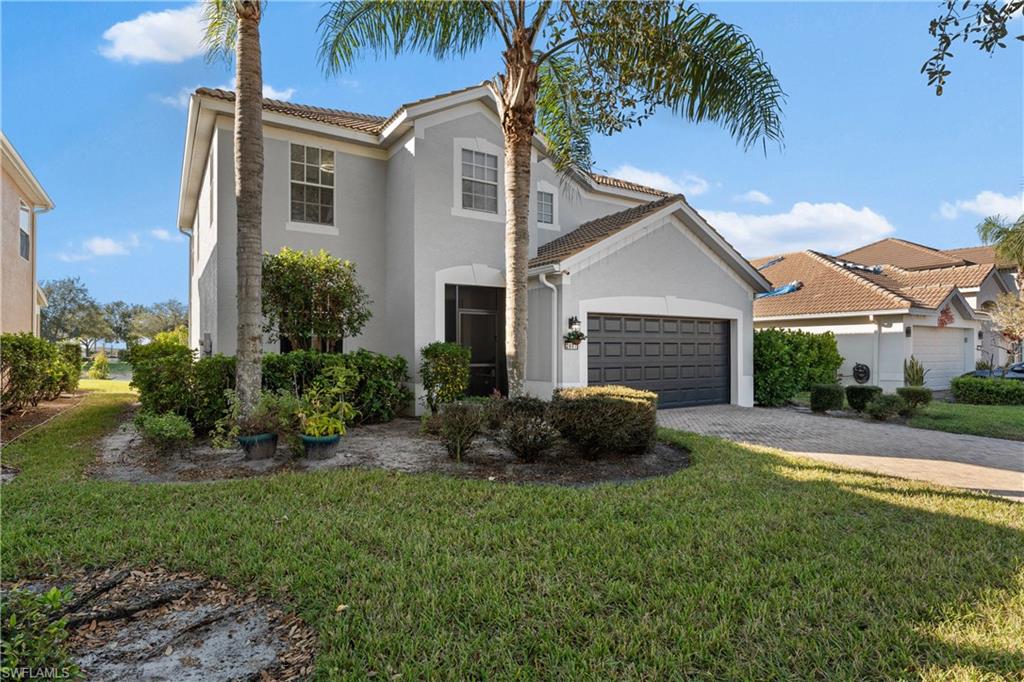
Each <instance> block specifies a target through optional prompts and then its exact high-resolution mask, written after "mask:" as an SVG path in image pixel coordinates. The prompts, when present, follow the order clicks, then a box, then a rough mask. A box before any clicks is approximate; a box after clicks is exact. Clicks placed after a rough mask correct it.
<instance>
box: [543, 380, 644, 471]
mask: <svg viewBox="0 0 1024 682" xmlns="http://www.w3.org/2000/svg"><path fill="white" fill-rule="evenodd" d="M657 406H658V395H657V394H656V393H651V392H650V391H637V390H634V389H631V388H626V387H625V386H588V387H585V388H566V389H561V390H559V391H556V392H555V395H554V397H553V399H552V401H551V406H550V408H549V415H550V416H549V420H550V422H551V424H552V425H553V426H554V427H555V428H556V429H558V431H559V433H561V434H562V436H564V437H565V438H566V440H568V441H569V442H570V443H572V444H573V445H575V446H576V447H577V448H578V449H579V450H580V452H581V453H582V454H583V455H584V456H586V457H597V456H599V455H602V454H605V453H610V452H625V453H634V452H643V451H645V450H647V449H648V448H649V447H650V446H651V444H652V443H653V442H654V436H655V433H656V431H657Z"/></svg>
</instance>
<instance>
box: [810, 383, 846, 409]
mask: <svg viewBox="0 0 1024 682" xmlns="http://www.w3.org/2000/svg"><path fill="white" fill-rule="evenodd" d="M841 409H843V387H842V386H840V385H839V384H814V385H813V386H811V410H813V411H814V412H827V411H829V410H841Z"/></svg>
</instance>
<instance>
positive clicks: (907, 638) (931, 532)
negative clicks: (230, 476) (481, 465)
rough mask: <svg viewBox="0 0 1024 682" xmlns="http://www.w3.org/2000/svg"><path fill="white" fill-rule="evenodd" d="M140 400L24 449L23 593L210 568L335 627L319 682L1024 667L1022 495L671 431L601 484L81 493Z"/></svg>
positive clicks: (343, 479)
mask: <svg viewBox="0 0 1024 682" xmlns="http://www.w3.org/2000/svg"><path fill="white" fill-rule="evenodd" d="M97 383H99V382H97ZM102 383H103V384H104V385H105V386H104V388H108V387H110V385H111V384H114V383H115V382H102ZM116 386H119V387H122V388H121V390H124V389H123V386H124V384H117V385H116ZM133 399H134V397H133V396H130V395H127V394H121V393H100V392H97V393H93V394H90V395H89V396H88V398H87V399H86V403H85V404H84V405H83V406H82V407H81V408H79V409H76V410H72V411H70V412H68V413H66V414H64V415H62V416H61V417H59V418H57V419H55V420H54V421H53V422H51V423H50V424H48V425H47V426H46V427H44V428H42V429H40V430H39V432H38V433H34V434H30V435H29V436H26V438H25V439H23V441H19V442H17V443H15V444H13V445H12V446H10V447H8V448H5V450H4V452H3V459H4V462H5V464H11V465H14V466H16V467H18V468H20V469H21V473H20V475H19V476H18V478H17V479H16V480H15V481H14V482H13V483H9V484H7V485H5V486H4V487H3V522H4V523H3V536H2V552H0V556H2V569H3V574H4V577H5V579H10V578H11V577H14V576H16V575H23V576H24V575H29V574H33V573H38V572H40V571H43V570H45V569H59V568H60V567H68V566H83V565H85V566H106V565H110V564H114V563H120V562H129V563H131V564H133V565H141V564H147V563H159V564H161V565H163V566H166V567H168V568H171V569H173V570H181V569H184V570H197V571H202V572H204V573H206V574H208V575H212V576H216V577H219V578H222V579H224V580H226V581H227V582H229V583H231V584H232V585H233V586H235V587H238V588H241V589H250V588H252V589H256V590H257V591H259V592H261V593H263V594H265V595H269V596H273V597H276V598H280V599H287V600H290V602H291V603H292V605H293V607H294V608H295V609H296V610H297V611H298V613H299V614H300V615H302V616H303V617H304V618H305V619H306V620H307V622H309V623H310V624H311V625H312V626H313V627H314V628H315V629H316V630H317V631H318V633H319V636H320V646H321V649H320V653H319V656H318V658H317V678H318V679H340V678H364V677H366V676H368V674H369V673H371V672H372V673H374V674H375V675H378V676H381V677H382V678H383V677H384V676H387V677H391V676H392V675H401V677H402V678H403V679H420V678H430V677H436V678H459V679H465V678H494V677H505V678H522V679H565V678H570V679H575V678H590V679H608V678H632V679H636V678H672V677H683V676H690V677H701V678H706V679H736V678H743V679H778V678H792V679H811V678H817V679H881V678H932V679H939V678H951V677H956V678H958V679H976V678H982V677H985V678H987V679H996V678H1016V677H1019V674H1020V671H1021V670H1024V513H1022V510H1024V507H1022V506H1020V505H1019V504H1016V503H1012V502H1009V501H1005V500H1000V499H995V498H988V497H985V496H982V495H978V494H974V493H969V492H964V491H959V490H953V489H945V488H939V487H936V486H932V485H929V484H924V483H917V482H910V481H903V480H898V479H893V478H888V477H884V476H878V475H873V474H868V473H854V472H849V471H844V470H840V469H837V468H834V467H831V466H827V465H822V464H820V463H816V462H812V461H810V460H802V459H796V458H790V457H788V456H782V455H780V454H779V453H776V452H772V451H767V450H755V449H749V448H744V447H740V446H737V445H733V444H730V443H727V442H724V441H721V440H717V439H713V438H704V437H697V436H693V435H683V434H673V433H669V432H665V433H663V437H666V438H671V439H674V440H677V441H678V442H680V443H682V444H684V445H686V446H688V447H689V448H690V449H691V450H692V456H693V465H692V466H691V467H689V468H687V469H684V470H682V471H680V472H679V473H677V474H675V475H673V476H670V477H667V478H662V479H656V480H649V481H646V482H642V483H637V484H631V485H605V486H599V487H595V488H583V489H577V488H563V487H556V486H533V485H521V486H520V485H503V484H495V483H490V482H487V481H471V480H456V479H451V478H444V477H441V476H435V475H409V474H396V473H386V472H381V471H365V470H341V471H330V472H322V473H306V474H283V475H278V476H274V477H269V478H259V479H247V480H235V481H230V482H223V483H202V484H160V485H148V486H138V485H130V484H125V483H106V482H98V481H93V480H89V479H86V478H83V469H84V467H85V466H86V465H87V464H88V463H89V462H90V461H91V460H92V458H93V456H94V454H93V453H94V450H93V446H92V445H91V441H93V440H94V439H95V438H97V437H98V436H100V435H101V434H103V433H104V432H106V431H108V430H109V429H110V428H112V426H113V425H114V423H115V422H116V420H117V419H118V417H119V415H120V414H122V413H123V411H124V410H125V409H126V407H127V406H128V404H129V403H130V402H131V401H132V400H133ZM342 604H344V605H346V606H347V608H345V609H339V606H340V605H342Z"/></svg>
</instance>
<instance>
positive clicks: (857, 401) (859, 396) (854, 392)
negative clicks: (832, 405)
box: [846, 384, 882, 412]
mask: <svg viewBox="0 0 1024 682" xmlns="http://www.w3.org/2000/svg"><path fill="white" fill-rule="evenodd" d="M881 394H882V389H881V388H879V387H878V386H867V385H864V386H862V385H860V384H856V385H853V386H847V387H846V402H848V403H849V404H850V407H852V408H853V409H855V410H857V411H858V412H863V411H864V408H865V407H867V404H868V403H869V402H871V401H872V400H873V399H874V398H875V397H876V396H879V395H881Z"/></svg>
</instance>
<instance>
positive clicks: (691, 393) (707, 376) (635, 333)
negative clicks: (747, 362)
mask: <svg viewBox="0 0 1024 682" xmlns="http://www.w3.org/2000/svg"><path fill="white" fill-rule="evenodd" d="M587 383H588V384H590V385H601V384H620V385H624V386H629V387H631V388H640V389H645V390H648V391H655V392H656V393H657V394H658V398H659V401H658V406H659V407H685V406H688V405H711V404H715V403H728V402H729V397H730V396H729V384H730V353H729V321H728V320H707V319H694V318H682V317H645V316H636V315H616V314H612V313H598V314H595V313H591V314H589V315H588V316H587Z"/></svg>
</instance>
